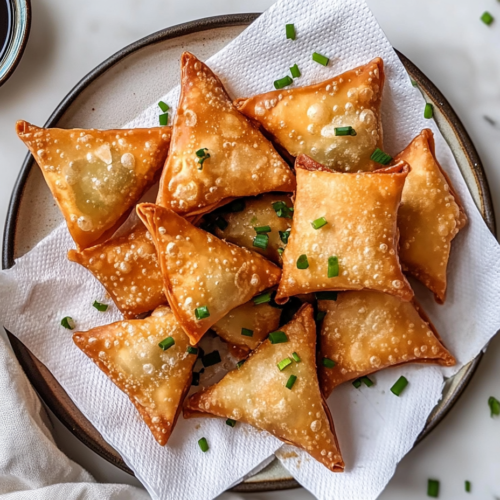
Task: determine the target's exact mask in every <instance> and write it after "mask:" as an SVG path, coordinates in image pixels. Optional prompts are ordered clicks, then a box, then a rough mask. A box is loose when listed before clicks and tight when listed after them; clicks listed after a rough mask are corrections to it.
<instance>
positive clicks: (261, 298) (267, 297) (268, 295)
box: [253, 292, 271, 306]
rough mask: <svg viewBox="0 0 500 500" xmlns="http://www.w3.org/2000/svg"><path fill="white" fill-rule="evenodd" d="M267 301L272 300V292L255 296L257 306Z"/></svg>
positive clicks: (254, 301)
mask: <svg viewBox="0 0 500 500" xmlns="http://www.w3.org/2000/svg"><path fill="white" fill-rule="evenodd" d="M267 302H271V292H264V293H261V294H260V295H257V297H254V298H253V303H254V304H255V305H256V306H258V305H259V304H266V303H267Z"/></svg>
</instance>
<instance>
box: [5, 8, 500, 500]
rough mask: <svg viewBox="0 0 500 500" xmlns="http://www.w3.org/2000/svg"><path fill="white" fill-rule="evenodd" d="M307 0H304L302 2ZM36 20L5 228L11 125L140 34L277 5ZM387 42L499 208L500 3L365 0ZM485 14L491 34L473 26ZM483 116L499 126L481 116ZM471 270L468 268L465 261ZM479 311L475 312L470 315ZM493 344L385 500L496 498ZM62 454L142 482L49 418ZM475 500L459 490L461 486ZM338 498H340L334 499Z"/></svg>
mask: <svg viewBox="0 0 500 500" xmlns="http://www.w3.org/2000/svg"><path fill="white" fill-rule="evenodd" d="M304 1H306V0H304ZM32 3H33V25H32V32H31V38H30V41H29V44H28V47H27V50H26V54H25V57H24V59H23V60H22V62H21V64H20V66H19V68H18V69H17V71H16V73H15V74H14V75H13V77H12V78H11V79H10V80H9V81H8V82H7V83H6V84H5V85H4V86H3V87H1V88H0V175H1V179H2V182H1V183H0V223H2V225H3V221H4V220H5V215H6V211H7V206H8V202H9V198H10V193H11V190H12V187H13V185H14V182H15V179H16V177H17V175H18V172H19V169H20V166H21V163H22V161H23V159H24V156H25V149H24V146H23V145H22V144H21V142H20V141H19V140H18V139H17V138H16V137H15V133H14V123H15V121H16V120H17V119H19V118H23V119H26V120H29V121H32V122H34V123H37V124H43V123H44V122H45V121H46V119H47V118H48V116H49V115H50V113H51V112H52V110H53V109H54V108H55V107H56V105H57V104H58V103H59V101H60V100H61V99H62V98H63V97H64V95H65V94H66V93H67V92H68V91H69V90H70V89H71V88H72V87H73V85H75V84H76V83H77V82H78V81H79V80H80V78H81V77H83V76H84V75H85V74H86V73H87V72H88V71H90V70H91V69H92V68H93V67H94V66H96V65H97V64H99V63H100V62H101V61H102V60H104V59H105V58H106V57H108V56H109V55H111V54H112V53H114V52H115V51H117V50H119V49H120V48H121V47H123V46H124V45H127V44H129V43H131V42H133V41H135V40H137V39H138V38H141V37H143V36H145V35H148V34H150V33H152V32H154V31H156V30H159V29H161V28H164V27H166V26H171V25H174V24H178V23H181V22H184V21H189V20H192V19H196V18H200V17H206V16H212V15H218V14H226V13H235V12H256V11H262V10H265V9H266V8H267V7H269V6H270V5H271V4H272V3H273V1H272V0H211V1H210V2H208V1H207V0H184V1H183V2H174V1H173V0H106V1H105V2H103V1H102V0H86V1H85V2H81V1H77V0H65V1H64V2H63V1H61V0H32ZM368 3H369V5H370V7H371V8H372V9H373V11H374V13H375V15H376V17H377V18H378V20H379V22H380V24H381V26H382V28H383V29H384V30H385V32H386V34H387V36H388V37H389V39H390V40H391V42H392V43H393V45H394V46H395V47H397V48H398V49H399V50H400V51H402V52H403V53H404V54H405V55H406V56H408V57H409V58H410V59H411V60H412V61H413V62H414V63H416V64H417V66H419V67H420V69H421V70H422V71H423V72H424V73H426V74H427V76H428V77H429V78H430V79H431V80H433V82H434V83H435V84H436V85H437V86H438V87H439V88H440V89H441V91H442V92H443V93H444V95H445V96H446V97H447V98H448V100H449V101H450V102H451V104H452V106H454V108H455V110H456V111H457V113H458V115H459V116H460V118H461V119H462V120H463V122H464V124H465V126H466V128H467V130H468V131H469V133H470V135H471V137H472V139H473V141H474V142H475V145H476V147H477V149H478V151H479V154H480V156H481V158H482V160H483V163H484V166H485V170H486V174H487V176H488V179H489V182H490V187H491V191H492V194H493V200H494V203H495V206H496V208H497V210H500V197H499V195H500V167H499V166H497V163H498V161H499V160H498V158H500V85H499V82H500V59H499V57H498V53H499V46H500V3H499V2H498V1H497V0H477V1H475V2H470V1H468V0H439V1H437V0H420V1H418V2H417V1H415V0H368ZM485 10H489V11H490V12H491V13H492V15H493V16H495V17H497V18H498V22H495V23H494V24H493V25H491V26H490V27H487V26H485V25H484V24H483V23H481V22H480V21H479V17H480V15H481V14H482V13H483V11H485ZM484 115H488V116H490V117H491V118H493V119H494V120H496V121H497V122H498V123H499V125H498V127H499V128H498V129H495V128H494V127H492V126H491V125H490V124H488V123H487V122H486V121H485V120H484ZM470 267H471V272H473V270H474V264H473V262H472V263H470ZM470 313H471V314H474V311H471V312H470ZM499 375H500V338H497V339H495V340H494V341H493V342H492V343H491V345H490V347H489V349H488V351H487V353H486V356H485V357H484V359H483V362H482V363H481V366H480V367H479V370H478V372H477V374H476V376H475V377H474V379H473V381H472V382H471V384H470V385H469V387H468V388H467V390H466V392H465V394H464V396H463V397H462V398H461V400H460V401H459V402H458V404H457V405H456V406H455V408H454V409H453V410H452V412H451V413H450V414H449V415H448V416H447V417H446V418H445V420H444V421H443V422H442V423H441V424H440V426H439V427H438V428H437V429H436V430H435V431H434V432H433V433H432V434H431V435H430V436H429V437H428V438H427V439H426V440H425V441H424V442H423V443H422V444H420V445H419V446H418V447H417V448H415V449H414V450H413V451H412V452H411V453H410V454H409V455H408V456H407V457H406V458H405V459H404V460H403V461H402V463H401V464H400V466H399V467H398V470H397V472H396V474H395V476H394V478H393V480H392V481H391V483H390V484H389V485H388V487H387V489H386V491H385V492H384V493H383V494H382V495H381V497H380V498H381V499H383V500H396V499H398V500H400V499H401V498H404V499H405V500H417V499H422V498H426V488H427V479H428V478H430V477H432V478H436V479H439V480H440V481H441V494H440V498H442V499H445V500H451V499H453V500H455V499H460V498H464V499H465V498H477V499H494V498H496V497H499V498H500V456H499V453H498V445H499V443H500V419H496V420H495V419H491V418H490V416H489V410H488V406H487V399H488V397H489V396H490V395H494V396H496V397H497V398H500V384H499V383H498V379H499ZM53 420H54V425H55V434H56V439H57V441H58V443H59V445H60V447H61V448H62V449H63V450H64V451H65V452H66V453H68V454H69V455H70V457H72V458H74V459H75V460H77V461H78V462H80V463H81V464H82V465H83V466H85V467H86V468H87V469H88V470H90V471H91V472H92V473H93V474H94V476H95V477H96V478H97V479H98V480H100V481H110V482H111V481H113V482H116V481H123V482H128V483H131V484H137V482H136V481H135V479H133V478H131V477H130V476H128V475H126V474H125V473H122V472H120V471H119V470H118V469H116V468H114V467H113V466H111V465H109V464H108V463H107V462H105V461H104V460H102V459H101V458H99V457H98V456H96V455H95V454H93V453H92V452H91V451H89V450H88V449H87V448H85V446H84V445H83V444H81V443H80V442H79V441H78V440H77V439H76V438H74V437H73V436H72V435H71V434H70V433H69V431H67V430H66V429H65V428H64V427H63V426H62V425H61V424H59V423H58V422H57V421H56V419H55V418H53ZM465 479H468V480H470V481H471V482H472V493H471V494H467V493H465V491H464V480H465ZM220 498H221V500H236V499H240V498H245V499H246V500H284V499H285V498H286V499H287V500H306V499H312V498H313V497H312V496H311V495H310V494H308V493H307V492H305V491H304V490H302V489H297V490H293V491H287V492H276V493H259V494H252V495H250V494H247V495H237V494H231V493H226V494H224V495H222V496H221V497H220ZM335 500H341V499H335Z"/></svg>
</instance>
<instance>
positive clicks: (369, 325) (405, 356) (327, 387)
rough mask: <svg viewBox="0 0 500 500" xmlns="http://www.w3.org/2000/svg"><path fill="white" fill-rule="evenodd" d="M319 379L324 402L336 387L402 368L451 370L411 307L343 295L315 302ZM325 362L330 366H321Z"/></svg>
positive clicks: (383, 298) (388, 298)
mask: <svg viewBox="0 0 500 500" xmlns="http://www.w3.org/2000/svg"><path fill="white" fill-rule="evenodd" d="M318 308H319V310H320V311H324V312H326V316H325V317H324V319H323V322H322V324H321V334H320V340H319V342H320V354H319V359H320V362H319V379H320V384H321V390H322V392H323V394H324V396H325V397H328V396H329V395H330V393H331V392H332V390H333V389H334V388H335V387H336V386H337V385H339V384H341V383H342V382H346V381H347V380H352V379H356V378H359V377H363V376H365V375H369V374H370V373H374V372H377V371H380V370H383V369H384V368H388V367H390V366H396V365H401V364H404V363H435V364H438V365H441V366H453V365H454V364H455V358H454V357H453V356H452V355H451V354H450V353H449V351H448V350H447V349H446V347H444V345H443V344H442V342H441V340H440V338H439V335H438V333H437V332H436V330H435V328H434V325H433V324H432V323H431V322H430V320H429V319H428V318H427V316H426V315H425V313H424V312H423V311H422V309H421V308H420V306H419V305H418V304H417V303H416V302H413V303H412V302H405V301H403V300H401V299H399V298H398V297H393V296H392V295H388V294H385V293H380V292H367V291H362V292H344V293H339V294H338V295H337V300H320V301H319V302H318ZM324 358H327V359H329V360H332V361H334V362H335V366H333V367H331V368H330V367H327V366H325V365H324V364H322V363H321V360H322V359H324Z"/></svg>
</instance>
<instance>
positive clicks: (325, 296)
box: [314, 292, 338, 300]
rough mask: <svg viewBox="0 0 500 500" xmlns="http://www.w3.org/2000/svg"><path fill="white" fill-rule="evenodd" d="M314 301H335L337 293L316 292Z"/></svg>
mask: <svg viewBox="0 0 500 500" xmlns="http://www.w3.org/2000/svg"><path fill="white" fill-rule="evenodd" d="M314 296H315V297H316V300H337V296H338V292H316V293H315V294H314Z"/></svg>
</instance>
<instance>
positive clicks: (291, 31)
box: [285, 24, 295, 40]
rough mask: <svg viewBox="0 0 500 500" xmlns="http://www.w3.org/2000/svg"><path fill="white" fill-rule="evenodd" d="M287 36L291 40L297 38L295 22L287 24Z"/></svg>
mask: <svg viewBox="0 0 500 500" xmlns="http://www.w3.org/2000/svg"><path fill="white" fill-rule="evenodd" d="M285 30H286V37H287V39H289V40H295V26H294V25H293V24H286V25H285Z"/></svg>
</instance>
